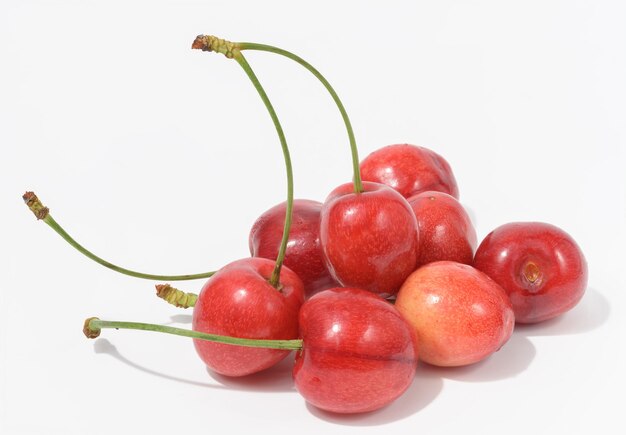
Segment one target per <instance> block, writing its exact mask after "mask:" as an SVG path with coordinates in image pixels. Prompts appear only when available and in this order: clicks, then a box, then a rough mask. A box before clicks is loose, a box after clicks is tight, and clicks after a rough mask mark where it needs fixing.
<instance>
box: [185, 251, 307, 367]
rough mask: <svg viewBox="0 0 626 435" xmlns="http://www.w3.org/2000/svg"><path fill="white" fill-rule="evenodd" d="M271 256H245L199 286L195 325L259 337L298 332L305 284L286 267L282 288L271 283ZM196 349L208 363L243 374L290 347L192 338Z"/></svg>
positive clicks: (216, 331)
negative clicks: (269, 258)
mask: <svg viewBox="0 0 626 435" xmlns="http://www.w3.org/2000/svg"><path fill="white" fill-rule="evenodd" d="M274 263H275V262H274V261H272V260H268V259H265V258H245V259H242V260H237V261H234V262H233V263H230V264H228V265H226V266H224V267H223V268H222V269H220V270H219V271H218V272H217V273H216V274H215V275H213V276H212V277H211V278H210V279H209V280H208V281H207V283H206V284H205V285H204V287H203V288H202V291H201V292H200V294H199V295H198V300H197V301H196V305H195V307H194V309H193V322H192V326H193V330H194V331H200V332H206V333H211V334H219V335H226V336H231V337H241V338H257V339H295V338H298V312H299V309H300V306H301V305H302V303H303V302H304V286H303V285H302V281H301V280H300V278H298V276H297V275H296V274H295V273H294V272H292V271H291V270H289V269H288V268H286V267H284V266H283V268H282V269H281V273H280V289H279V290H277V289H276V288H274V287H273V286H272V285H270V283H269V279H270V277H271V275H272V271H273V270H274ZM194 345H195V348H196V351H197V353H198V355H199V356H200V358H201V359H202V361H204V363H205V364H206V365H207V367H208V368H209V369H211V370H213V371H215V372H217V373H219V374H222V375H226V376H244V375H248V374H251V373H255V372H258V371H261V370H264V369H266V368H268V367H271V366H272V365H274V364H276V363H277V362H279V361H281V360H282V359H283V358H285V357H286V356H287V355H288V354H289V351H283V350H273V349H258V348H252V347H243V346H233V345H228V344H221V343H213V342H209V341H205V340H198V339H194Z"/></svg>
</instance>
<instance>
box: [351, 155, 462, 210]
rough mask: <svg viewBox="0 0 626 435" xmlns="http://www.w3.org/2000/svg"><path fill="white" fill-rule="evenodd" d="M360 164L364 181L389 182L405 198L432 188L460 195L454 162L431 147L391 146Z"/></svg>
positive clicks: (387, 183)
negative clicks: (451, 164)
mask: <svg viewBox="0 0 626 435" xmlns="http://www.w3.org/2000/svg"><path fill="white" fill-rule="evenodd" d="M360 167H361V177H362V178H363V180H365V181H374V182H377V183H383V184H386V185H388V186H390V187H392V188H393V189H395V190H397V191H398V192H400V194H402V196H404V197H405V198H409V197H411V196H413V195H417V194H418V193H421V192H425V191H428V190H436V191H438V192H444V193H447V194H449V195H452V196H454V197H455V198H457V199H458V198H459V189H458V187H457V184H456V179H455V178H454V174H453V173H452V169H451V168H450V165H449V164H448V162H447V161H446V160H445V159H444V158H443V157H441V156H440V155H439V154H437V153H435V152H434V151H431V150H429V149H428V148H424V147H420V146H416V145H409V144H402V145H388V146H386V147H383V148H381V149H379V150H377V151H374V152H373V153H371V154H370V155H368V156H367V157H366V158H365V159H364V160H363V161H362V162H361V165H360Z"/></svg>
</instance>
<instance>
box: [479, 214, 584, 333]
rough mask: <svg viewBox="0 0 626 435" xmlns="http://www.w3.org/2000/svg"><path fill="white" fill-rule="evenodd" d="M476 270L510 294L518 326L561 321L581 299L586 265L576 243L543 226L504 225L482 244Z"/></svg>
mask: <svg viewBox="0 0 626 435" xmlns="http://www.w3.org/2000/svg"><path fill="white" fill-rule="evenodd" d="M474 266H475V267H476V268H477V269H480V270H482V271H483V272H484V273H486V274H487V275H489V276H490V277H491V278H492V279H493V280H494V281H496V282H497V283H498V284H500V285H501V286H502V288H503V289H504V290H505V291H506V292H507V293H508V295H509V298H510V299H511V302H512V304H513V310H514V311H515V319H516V321H517V322H519V323H537V322H542V321H544V320H548V319H552V318H554V317H557V316H560V315H561V314H563V313H565V312H566V311H568V310H570V309H572V308H573V307H574V306H576V304H578V302H579V301H580V300H581V299H582V297H583V295H584V293H585V290H586V288H587V276H588V274H587V261H586V260H585V257H584V255H583V253H582V251H581V249H580V247H579V246H578V245H577V244H576V242H575V241H574V239H573V238H572V237H571V236H570V235H569V234H567V233H566V232H565V231H563V230H562V229H560V228H558V227H556V226H554V225H551V224H547V223H543V222H511V223H508V224H505V225H502V226H500V227H498V228H496V229H495V230H493V231H492V232H491V233H489V234H488V235H487V236H486V237H485V239H484V240H483V241H482V242H481V243H480V246H479V247H478V249H477V250H476V256H475V258H474Z"/></svg>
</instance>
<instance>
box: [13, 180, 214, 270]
mask: <svg viewBox="0 0 626 435" xmlns="http://www.w3.org/2000/svg"><path fill="white" fill-rule="evenodd" d="M22 198H23V199H24V202H25V203H26V205H27V206H28V207H29V208H30V210H31V211H32V212H33V214H34V215H35V216H36V217H37V219H39V220H42V221H44V222H45V223H46V224H47V225H48V226H49V227H50V228H52V229H53V230H54V231H55V232H56V233H57V234H58V235H60V236H61V237H62V238H63V239H64V240H65V241H66V242H67V243H69V244H70V245H71V246H73V247H74V248H75V249H76V250H77V251H78V252H80V253H82V254H83V255H85V256H86V257H88V258H90V259H92V260H93V261H95V262H96V263H98V264H101V265H102V266H104V267H108V268H109V269H111V270H114V271H116V272H119V273H123V274H124V275H129V276H134V277H136V278H143V279H153V280H157V281H184V280H190V279H201V278H208V277H210V276H212V275H213V274H215V272H204V273H196V274H191V275H153V274H150V273H142V272H137V271H134V270H129V269H125V268H123V267H120V266H116V265H115V264H113V263H110V262H108V261H106V260H103V259H102V258H100V257H98V256H97V255H95V254H94V253H92V252H91V251H89V250H88V249H87V248H85V247H84V246H82V245H81V244H80V243H78V242H77V241H76V240H74V238H73V237H72V236H70V235H69V234H68V233H67V232H66V231H65V230H64V229H63V227H62V226H61V225H59V223H58V222H57V221H55V220H54V218H53V217H52V215H50V211H49V210H48V207H44V205H43V204H42V203H41V201H40V200H39V198H37V195H35V194H34V193H33V192H26V193H25V194H24V196H23V197H22Z"/></svg>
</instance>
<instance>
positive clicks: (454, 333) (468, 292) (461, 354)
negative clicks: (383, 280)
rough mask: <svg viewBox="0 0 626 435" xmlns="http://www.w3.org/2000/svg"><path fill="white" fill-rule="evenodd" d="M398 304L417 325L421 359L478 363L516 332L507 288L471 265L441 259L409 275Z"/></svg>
mask: <svg viewBox="0 0 626 435" xmlns="http://www.w3.org/2000/svg"><path fill="white" fill-rule="evenodd" d="M396 308H397V309H398V311H400V313H401V314H402V315H403V316H404V318H405V319H407V321H408V322H409V323H410V324H411V325H412V326H413V328H414V331H415V333H416V335H417V338H418V342H419V345H420V358H421V359H422V360H423V361H425V362H427V363H429V364H434V365H437V366H462V365H467V364H472V363H475V362H478V361H480V360H482V359H484V358H486V357H488V356H489V355H491V354H492V353H493V352H495V351H497V350H498V349H500V347H502V345H504V343H506V342H507V341H508V339H509V338H510V337H511V334H512V332H513V326H514V325H515V318H514V315H513V309H512V307H511V301H509V298H508V297H507V295H506V293H505V292H504V290H503V289H502V288H501V287H500V286H499V285H498V284H496V283H495V282H494V281H492V280H491V279H490V278H489V277H488V276H487V275H485V274H484V273H482V272H481V271H479V270H477V269H474V268H473V267H471V266H468V265H466V264H460V263H455V262H452V261H438V262H435V263H430V264H427V265H425V266H422V267H420V268H419V269H417V270H416V271H415V272H414V273H412V274H411V276H410V277H409V278H408V279H407V280H406V282H405V283H404V285H403V286H402V288H401V289H400V291H399V292H398V297H397V299H396Z"/></svg>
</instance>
